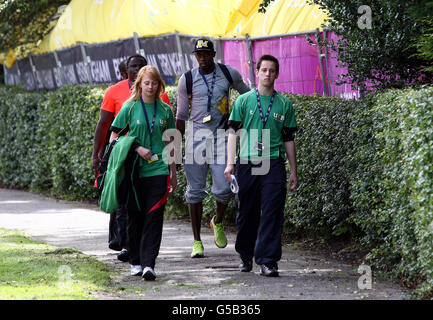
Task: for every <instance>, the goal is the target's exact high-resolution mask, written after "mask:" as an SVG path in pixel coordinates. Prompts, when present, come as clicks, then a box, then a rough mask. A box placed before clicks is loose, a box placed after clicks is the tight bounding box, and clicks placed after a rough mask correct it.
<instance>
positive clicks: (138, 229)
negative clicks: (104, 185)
mask: <svg viewBox="0 0 433 320" xmlns="http://www.w3.org/2000/svg"><path fill="white" fill-rule="evenodd" d="M164 89H165V85H164V81H163V80H162V78H161V75H160V74H159V72H158V70H157V69H156V68H155V67H152V66H145V67H143V68H141V69H140V71H139V73H138V76H137V79H136V81H135V84H134V87H133V89H132V92H131V93H132V94H131V97H130V98H129V99H128V100H127V101H126V102H125V104H124V105H123V107H122V109H121V110H120V112H119V114H118V115H117V116H116V118H115V119H114V121H113V124H112V126H111V129H112V134H111V137H110V141H112V140H113V139H115V138H117V137H118V136H119V135H118V132H120V131H121V130H122V128H125V127H127V126H128V127H129V131H128V135H129V136H130V137H135V138H136V141H138V142H136V143H135V144H133V146H132V148H133V150H135V152H137V153H138V155H139V156H140V158H139V173H138V176H139V179H138V183H137V187H136V194H137V199H138V201H139V207H140V209H141V210H140V209H137V208H135V207H133V206H132V205H131V206H128V238H129V263H130V264H131V275H142V277H143V278H144V279H145V280H154V279H155V277H156V274H155V271H154V270H153V269H154V267H155V260H156V257H157V256H158V253H159V248H160V245H161V238H162V224H163V217H164V209H165V204H166V200H167V196H168V193H171V192H173V191H174V189H175V187H176V185H177V177H176V167H175V166H176V165H175V163H174V162H173V163H172V164H170V167H169V165H167V163H166V161H165V160H164V158H165V156H166V155H165V154H164V150H165V146H166V144H167V143H168V142H165V141H163V139H162V136H163V133H164V131H165V130H167V129H175V121H174V116H173V113H172V111H171V108H170V106H169V105H167V104H166V103H164V102H162V101H161V99H160V98H159V96H160V94H161V93H162V92H164Z"/></svg>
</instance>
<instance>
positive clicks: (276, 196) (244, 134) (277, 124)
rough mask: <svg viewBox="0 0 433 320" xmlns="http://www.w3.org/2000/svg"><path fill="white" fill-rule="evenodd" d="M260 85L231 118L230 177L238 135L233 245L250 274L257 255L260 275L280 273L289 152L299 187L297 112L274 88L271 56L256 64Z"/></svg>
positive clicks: (274, 65)
mask: <svg viewBox="0 0 433 320" xmlns="http://www.w3.org/2000/svg"><path fill="white" fill-rule="evenodd" d="M256 69H257V70H256V75H257V78H258V80H259V83H258V87H257V89H253V90H251V91H249V92H247V93H245V94H243V95H241V96H240V97H239V98H238V99H237V100H236V102H235V105H234V107H233V111H232V113H231V115H230V118H229V127H230V128H231V129H234V130H235V131H236V134H235V133H234V132H233V131H231V132H230V133H229V139H228V145H227V153H228V155H227V167H226V169H225V171H224V175H225V178H226V179H227V181H229V182H230V183H232V175H233V174H234V172H235V150H236V143H237V136H238V135H239V136H240V152H239V155H238V159H237V162H236V180H237V182H238V184H239V191H238V197H239V214H238V216H237V218H236V224H237V227H238V234H237V237H236V245H235V249H236V251H237V252H238V253H239V255H240V258H241V260H242V262H241V264H240V266H239V268H240V270H241V271H242V272H249V271H251V270H252V267H253V263H252V261H253V258H255V262H256V263H257V264H258V265H260V267H261V275H264V276H267V277H277V276H278V275H279V274H278V261H279V260H280V259H281V252H282V250H281V235H282V231H283V221H284V205H285V200H286V193H287V177H286V166H285V156H286V155H287V158H288V160H289V164H290V170H291V172H290V178H289V180H290V186H289V189H290V190H291V191H292V190H294V189H295V188H296V187H297V185H298V178H297V170H296V148H295V142H294V132H295V131H296V129H297V127H296V118H295V112H294V109H293V107H292V104H291V102H290V100H289V99H287V98H285V97H284V96H283V95H281V94H280V93H278V92H277V91H275V90H274V82H275V80H276V79H277V78H278V72H279V63H278V60H277V59H276V58H275V57H273V56H271V55H264V56H262V57H261V58H260V59H259V60H258V62H257V68H256Z"/></svg>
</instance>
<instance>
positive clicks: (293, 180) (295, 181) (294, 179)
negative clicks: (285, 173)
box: [289, 172, 298, 191]
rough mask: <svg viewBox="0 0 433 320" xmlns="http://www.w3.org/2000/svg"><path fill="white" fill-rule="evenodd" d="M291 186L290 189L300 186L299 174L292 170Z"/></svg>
mask: <svg viewBox="0 0 433 320" xmlns="http://www.w3.org/2000/svg"><path fill="white" fill-rule="evenodd" d="M289 181H290V186H289V190H290V191H293V190H295V189H296V187H297V186H298V175H297V174H296V172H292V173H291V174H290V178H289Z"/></svg>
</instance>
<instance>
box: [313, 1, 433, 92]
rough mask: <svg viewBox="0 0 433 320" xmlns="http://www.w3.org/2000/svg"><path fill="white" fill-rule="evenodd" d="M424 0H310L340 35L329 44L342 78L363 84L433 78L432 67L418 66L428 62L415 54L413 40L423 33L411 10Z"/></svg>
mask: <svg viewBox="0 0 433 320" xmlns="http://www.w3.org/2000/svg"><path fill="white" fill-rule="evenodd" d="M426 2H427V1H425V0H411V1H410V0H408V1H389V0H363V1H353V0H309V3H310V4H316V5H319V6H320V8H321V9H323V10H326V11H327V12H328V16H329V18H328V19H327V20H326V22H325V23H326V24H327V26H328V28H330V29H331V30H332V31H333V32H335V33H336V34H337V35H338V36H340V39H339V40H338V41H337V42H336V43H332V46H333V47H334V48H335V50H336V52H337V57H338V60H339V62H340V65H341V66H345V67H347V70H348V71H347V74H345V75H343V78H342V80H343V82H346V83H352V84H354V85H355V86H359V87H361V88H365V86H366V85H368V84H369V85H372V86H373V87H374V88H376V89H379V90H380V89H387V88H403V87H405V86H407V85H414V84H418V83H432V80H433V75H432V73H431V72H424V73H423V74H421V72H420V69H421V68H422V67H423V66H425V65H426V64H429V63H430V64H431V61H430V62H429V61H426V60H424V59H423V58H422V57H421V56H419V54H417V53H418V51H417V48H416V47H414V46H413V43H414V39H416V38H417V37H418V36H420V35H422V34H424V33H425V32H426V28H425V24H422V23H421V22H420V19H419V17H417V16H416V15H415V14H414V8H419V7H421V8H422V7H424V6H425V4H426Z"/></svg>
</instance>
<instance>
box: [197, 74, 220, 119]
mask: <svg viewBox="0 0 433 320" xmlns="http://www.w3.org/2000/svg"><path fill="white" fill-rule="evenodd" d="M199 72H200V75H201V77H202V78H203V81H204V83H205V84H206V87H207V112H208V113H209V112H210V107H211V101H212V97H213V88H214V86H215V80H216V67H215V70H214V72H213V75H212V85H211V87H210V88H209V84H208V83H207V80H206V77H205V75H204V74H203V73H201V70H200V69H199Z"/></svg>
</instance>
